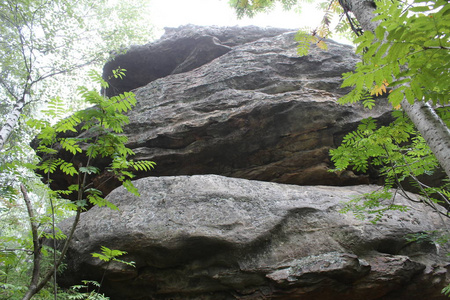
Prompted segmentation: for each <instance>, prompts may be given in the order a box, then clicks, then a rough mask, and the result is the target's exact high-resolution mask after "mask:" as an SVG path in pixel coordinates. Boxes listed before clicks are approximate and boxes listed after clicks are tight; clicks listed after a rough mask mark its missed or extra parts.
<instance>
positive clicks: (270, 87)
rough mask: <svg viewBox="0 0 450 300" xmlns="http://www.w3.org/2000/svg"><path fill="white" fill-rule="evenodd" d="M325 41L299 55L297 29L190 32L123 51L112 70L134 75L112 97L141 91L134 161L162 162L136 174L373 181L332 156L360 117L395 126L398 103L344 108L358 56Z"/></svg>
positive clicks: (116, 85) (129, 132) (133, 129)
mask: <svg viewBox="0 0 450 300" xmlns="http://www.w3.org/2000/svg"><path fill="white" fill-rule="evenodd" d="M327 44H328V50H327V51H324V50H320V49H318V48H316V47H313V48H312V50H311V52H310V54H308V55H306V56H303V57H299V56H298V54H297V42H296V41H295V32H291V31H289V30H286V29H261V28H257V27H244V28H240V27H232V28H220V27H206V28H202V27H196V26H188V27H183V28H181V29H171V30H169V31H168V33H167V34H166V36H164V37H163V38H162V39H161V40H159V41H156V42H154V43H151V44H148V45H145V46H136V47H133V48H131V49H130V50H129V51H128V52H127V53H126V54H122V55H118V56H117V57H116V58H115V60H113V61H111V62H109V63H108V64H107V65H106V66H105V74H106V73H108V72H109V71H110V70H112V69H115V68H117V67H119V66H120V67H122V68H125V69H127V70H128V71H127V76H126V77H125V79H124V80H123V81H120V82H118V81H114V82H111V84H112V86H113V88H112V89H110V90H108V93H109V94H110V95H114V94H115V93H116V91H118V92H123V91H129V90H133V91H134V92H135V94H136V97H137V106H136V107H135V108H134V110H132V111H131V112H130V113H129V118H130V124H129V125H128V126H126V127H125V132H124V134H126V136H127V137H128V143H127V146H128V147H130V148H131V149H132V150H133V151H134V152H135V153H136V155H135V159H137V160H144V159H145V160H153V161H155V162H156V163H157V167H156V170H154V171H151V172H150V173H148V172H147V173H144V172H142V173H138V174H137V176H138V178H142V177H147V176H173V175H194V174H218V175H224V176H229V177H237V178H245V179H253V180H263V181H272V182H279V183H289V184H300V185H308V184H309V185H311V184H324V185H355V184H361V183H368V182H369V179H368V177H367V176H366V175H361V174H354V173H353V172H349V171H346V172H340V173H330V172H329V169H330V168H332V167H333V165H332V164H331V162H330V160H329V154H328V153H329V150H330V148H334V147H337V146H338V145H339V144H340V141H341V139H342V137H343V135H345V134H346V133H348V132H349V131H352V130H354V129H355V128H356V126H357V125H358V124H359V122H360V121H361V119H363V118H367V117H373V118H375V119H378V120H379V123H385V122H389V120H390V106H389V105H377V106H376V108H375V109H373V110H367V109H364V108H363V107H361V106H358V105H353V106H350V105H345V106H344V105H339V104H338V103H337V101H338V99H339V97H340V96H342V95H343V94H345V93H346V92H347V91H348V90H346V89H342V88H340V85H341V82H342V80H341V74H342V73H344V72H349V71H351V70H352V69H353V68H354V65H355V63H356V62H357V61H358V60H359V57H358V56H356V55H355V54H354V49H353V48H352V47H351V46H347V45H341V44H338V43H335V42H333V41H331V40H327ZM105 76H107V75H105ZM105 78H107V77H105ZM68 155H70V154H68ZM82 159H83V158H82V157H78V158H77V157H76V158H74V159H73V161H74V164H75V165H78V162H79V160H82ZM94 163H95V164H96V165H101V164H102V163H104V164H106V162H99V161H96V162H94ZM108 177H111V176H110V174H108V173H104V174H101V175H99V177H97V178H93V180H94V184H95V187H96V188H98V189H100V190H102V192H103V193H104V194H108V193H109V192H110V191H111V190H113V189H114V188H116V187H117V186H118V183H117V182H115V181H114V180H105V178H108ZM65 180H66V179H65V177H64V176H58V178H55V181H54V182H53V185H54V188H56V189H64V188H65V187H67V186H68V185H69V184H70V183H67V182H66V181H65ZM105 181H106V182H107V184H104V182H105ZM96 182H98V183H99V184H97V183H96Z"/></svg>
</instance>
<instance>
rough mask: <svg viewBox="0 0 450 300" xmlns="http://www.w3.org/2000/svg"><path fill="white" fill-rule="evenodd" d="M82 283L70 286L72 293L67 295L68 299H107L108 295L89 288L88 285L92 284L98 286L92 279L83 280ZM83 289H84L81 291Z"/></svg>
mask: <svg viewBox="0 0 450 300" xmlns="http://www.w3.org/2000/svg"><path fill="white" fill-rule="evenodd" d="M82 283H83V284H80V285H74V286H72V290H73V291H74V293H73V294H71V295H69V296H68V299H73V300H107V299H109V297H106V296H105V295H103V294H100V293H98V292H96V291H95V289H94V290H89V286H90V285H91V286H93V287H94V288H100V286H101V285H100V283H98V282H97V281H93V280H83V281H82ZM83 290H84V291H83Z"/></svg>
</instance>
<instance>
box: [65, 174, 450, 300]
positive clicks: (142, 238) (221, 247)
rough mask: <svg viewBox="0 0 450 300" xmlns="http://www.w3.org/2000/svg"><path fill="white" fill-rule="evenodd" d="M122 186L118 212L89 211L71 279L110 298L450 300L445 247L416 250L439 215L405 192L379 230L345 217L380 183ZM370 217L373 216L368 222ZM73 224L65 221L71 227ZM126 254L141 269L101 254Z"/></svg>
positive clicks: (199, 179) (145, 182) (73, 252)
mask: <svg viewBox="0 0 450 300" xmlns="http://www.w3.org/2000/svg"><path fill="white" fill-rule="evenodd" d="M135 185H136V186H137V187H138V188H139V190H140V192H141V195H142V196H141V197H135V196H132V195H130V194H129V193H127V192H126V191H125V190H124V189H123V188H118V189H116V190H114V191H113V192H112V193H111V194H110V195H109V196H108V199H109V201H111V202H112V203H114V204H115V205H117V206H118V207H119V209H120V210H119V211H111V210H109V209H106V208H98V207H95V208H93V209H91V210H89V211H88V212H86V213H83V214H82V217H81V221H80V224H79V226H78V228H77V230H76V232H75V237H74V240H73V242H72V243H71V247H70V249H69V252H68V256H67V257H68V268H67V271H66V272H65V273H64V278H62V279H61V280H62V282H64V283H65V284H77V283H79V280H81V279H95V280H100V279H101V278H102V276H103V274H105V280H104V282H103V288H102V289H103V291H104V292H106V294H107V295H108V296H110V297H111V299H113V300H114V299H177V300H181V299H211V300H220V299H308V300H309V299H315V300H316V299H319V300H320V299H346V300H353V299H354V300H360V299H364V300H371V299H392V300H394V299H395V300H398V299H408V300H414V299H417V300H419V299H420V300H423V299H446V298H445V297H444V296H443V295H442V294H440V289H441V288H442V287H443V286H444V285H445V282H447V281H448V280H447V279H446V276H447V269H446V266H447V262H446V261H445V258H444V257H445V254H446V252H447V249H440V248H439V246H437V245H435V244H433V243H410V242H408V241H406V235H407V234H409V233H416V232H424V231H430V230H435V229H439V228H442V226H443V224H442V223H441V220H440V218H439V217H438V216H437V214H436V213H435V212H433V211H432V210H431V209H429V208H428V207H425V206H424V205H422V204H420V203H412V202H409V201H406V200H405V198H403V197H401V196H400V195H397V196H396V198H395V203H396V204H400V205H406V206H408V207H409V210H408V211H407V212H398V211H395V212H389V213H388V214H387V215H385V216H384V217H383V218H382V219H381V221H380V222H378V223H377V224H372V223H370V222H369V221H368V220H366V221H363V220H358V219H356V218H355V217H353V215H351V214H341V213H339V212H338V210H339V208H340V207H341V206H342V201H347V200H349V199H351V198H352V197H353V196H355V195H361V194H362V193H365V192H369V191H371V190H373V189H375V187H374V186H349V187H327V186H294V185H284V184H277V183H269V182H260V181H249V180H244V179H236V178H228V177H222V176H217V175H198V176H174V177H159V178H158V177H149V178H144V179H140V180H137V181H135ZM369 219H370V218H369ZM69 223H70V220H68V221H66V222H65V223H64V224H62V228H63V229H64V230H67V228H68V224H69ZM100 246H106V247H109V248H111V249H120V250H122V251H127V252H128V254H127V255H125V256H123V257H121V258H122V259H124V260H126V261H135V262H136V268H131V267H128V266H126V265H123V264H118V263H113V264H109V265H108V264H105V263H101V262H99V260H98V259H94V258H92V257H91V253H92V252H99V251H100Z"/></svg>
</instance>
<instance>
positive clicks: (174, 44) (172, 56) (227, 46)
mask: <svg viewBox="0 0 450 300" xmlns="http://www.w3.org/2000/svg"><path fill="white" fill-rule="evenodd" d="M286 31H288V30H286V29H278V28H266V29H265V28H260V27H256V26H247V27H214V26H212V27H199V26H192V25H188V26H183V27H180V28H166V34H165V35H164V36H162V38H161V39H160V40H158V41H156V42H154V43H150V44H147V45H143V46H133V47H131V48H130V49H128V50H127V52H126V54H122V55H117V56H116V57H115V58H114V59H113V60H111V61H110V62H108V63H107V64H106V65H105V67H104V69H103V74H104V78H105V79H106V80H107V81H108V82H109V83H110V87H109V88H108V89H107V90H106V94H107V95H108V96H110V97H111V96H115V95H118V94H121V93H123V92H125V91H130V90H133V89H135V88H138V87H141V86H144V85H146V84H147V83H149V82H151V81H153V80H155V79H158V78H162V77H165V76H167V75H170V74H177V73H183V72H187V71H190V70H193V69H195V68H198V67H200V66H202V65H204V64H206V63H208V62H210V61H212V60H213V59H215V58H217V57H219V56H222V55H223V54H225V53H227V52H228V51H230V50H231V47H232V46H237V45H241V44H244V43H248V42H253V41H255V40H259V39H261V38H263V37H271V36H276V35H279V34H281V33H283V32H286ZM119 67H120V68H124V69H126V70H127V72H126V74H127V75H126V77H125V78H123V79H115V78H110V75H111V74H112V70H115V69H117V68H119Z"/></svg>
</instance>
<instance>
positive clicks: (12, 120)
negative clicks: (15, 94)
mask: <svg viewBox="0 0 450 300" xmlns="http://www.w3.org/2000/svg"><path fill="white" fill-rule="evenodd" d="M25 95H26V94H25ZM25 95H23V96H22V97H21V98H20V99H19V100H18V101H17V102H16V104H15V105H14V107H13V110H12V111H11V112H10V113H9V114H8V118H7V119H6V122H5V124H4V125H3V127H2V129H1V130H0V150H2V149H3V147H4V146H5V144H6V141H7V140H8V138H9V136H10V135H11V133H12V131H13V130H14V127H15V126H16V125H17V122H18V120H19V117H20V114H21V113H22V110H23V107H24V106H25Z"/></svg>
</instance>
